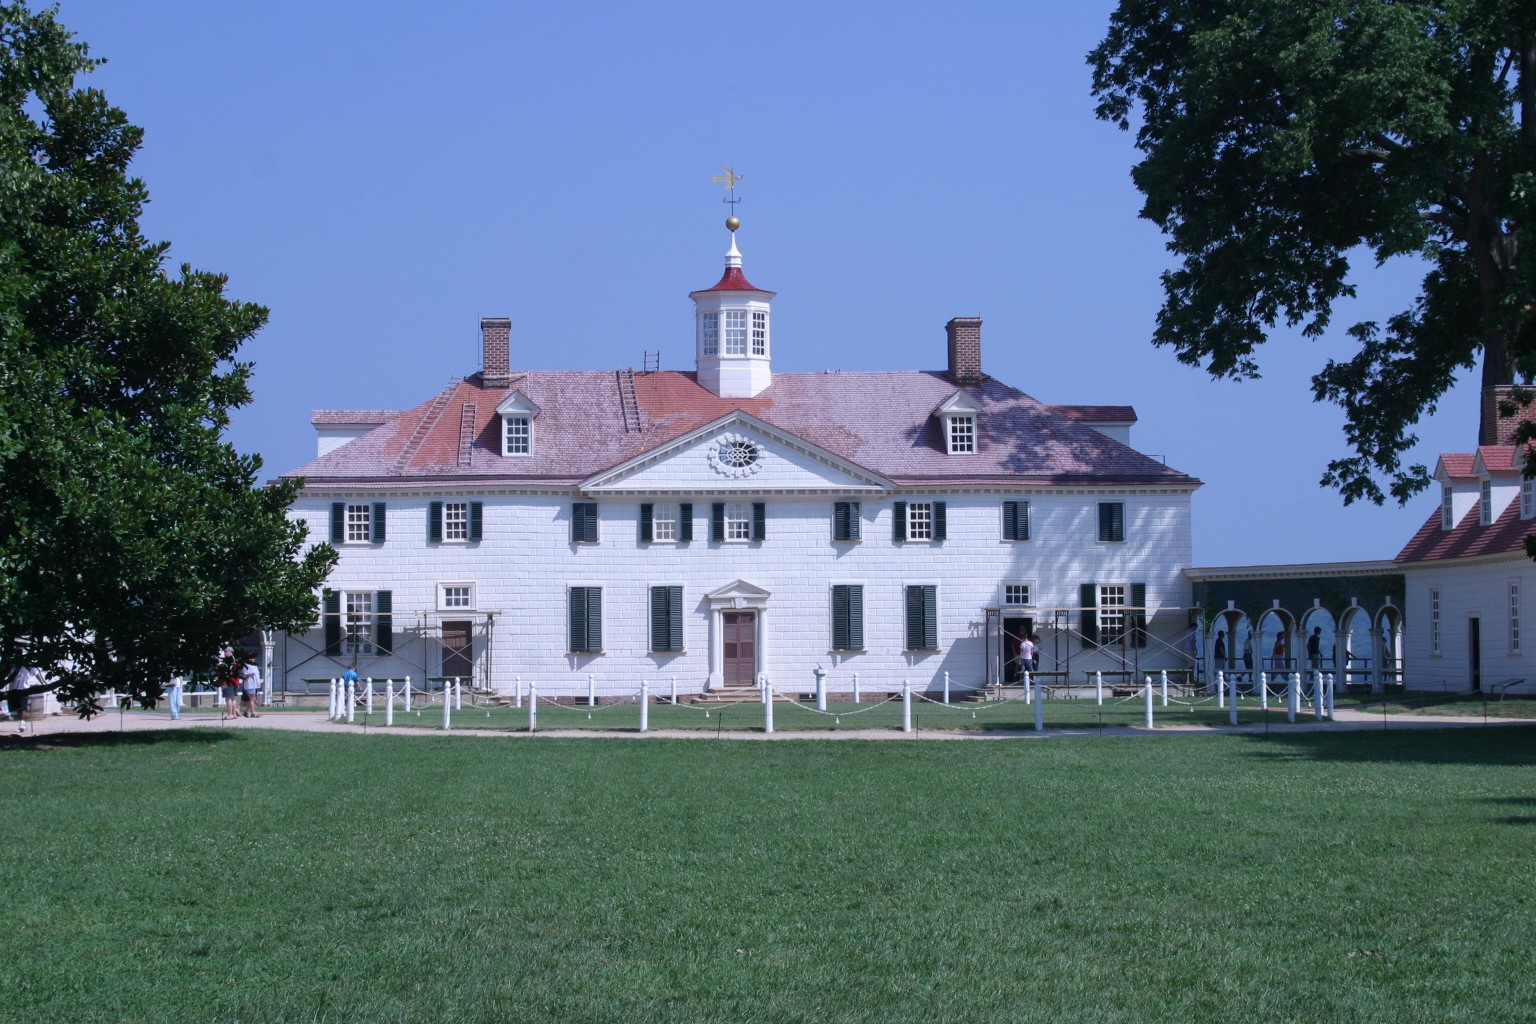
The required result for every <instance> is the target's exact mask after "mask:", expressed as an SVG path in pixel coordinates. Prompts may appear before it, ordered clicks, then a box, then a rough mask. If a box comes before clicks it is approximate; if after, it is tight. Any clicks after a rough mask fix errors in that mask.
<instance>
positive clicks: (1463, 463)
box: [1440, 452, 1477, 477]
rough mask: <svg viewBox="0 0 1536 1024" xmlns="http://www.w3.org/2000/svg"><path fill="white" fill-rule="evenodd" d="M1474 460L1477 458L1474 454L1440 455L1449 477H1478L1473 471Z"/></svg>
mask: <svg viewBox="0 0 1536 1024" xmlns="http://www.w3.org/2000/svg"><path fill="white" fill-rule="evenodd" d="M1473 458H1475V456H1474V455H1473V453H1472V452H1442V453H1441V454H1440V464H1441V465H1442V466H1444V467H1445V472H1446V474H1447V475H1448V476H1453V477H1468V476H1477V474H1476V473H1475V472H1473V470H1472V460H1473Z"/></svg>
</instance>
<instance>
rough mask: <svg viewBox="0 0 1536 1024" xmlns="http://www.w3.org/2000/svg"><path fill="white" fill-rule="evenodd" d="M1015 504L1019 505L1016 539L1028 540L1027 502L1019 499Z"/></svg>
mask: <svg viewBox="0 0 1536 1024" xmlns="http://www.w3.org/2000/svg"><path fill="white" fill-rule="evenodd" d="M1016 504H1017V505H1018V506H1019V513H1018V523H1017V529H1018V534H1019V535H1018V537H1017V538H1016V539H1018V540H1029V502H1027V501H1020V502H1016Z"/></svg>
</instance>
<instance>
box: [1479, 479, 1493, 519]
mask: <svg viewBox="0 0 1536 1024" xmlns="http://www.w3.org/2000/svg"><path fill="white" fill-rule="evenodd" d="M1478 505H1479V506H1480V507H1479V509H1478V519H1479V520H1480V521H1481V522H1482V524H1483V525H1484V526H1487V525H1488V524H1489V523H1491V522H1493V481H1492V480H1484V481H1483V487H1482V493H1481V494H1480V495H1479V500H1478Z"/></svg>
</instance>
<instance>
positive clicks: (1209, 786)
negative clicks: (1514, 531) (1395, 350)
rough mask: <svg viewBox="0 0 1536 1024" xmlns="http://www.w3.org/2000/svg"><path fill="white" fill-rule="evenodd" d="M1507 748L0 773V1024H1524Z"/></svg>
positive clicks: (1525, 768)
mask: <svg viewBox="0 0 1536 1024" xmlns="http://www.w3.org/2000/svg"><path fill="white" fill-rule="evenodd" d="M1533 768H1536V729H1531V728H1526V727H1505V728H1495V729H1482V728H1479V729H1473V730H1450V731H1426V732H1419V731H1411V730H1401V729H1400V730H1392V731H1385V732H1374V731H1368V732H1350V733H1329V734H1316V733H1313V734H1290V735H1282V734H1278V733H1276V734H1271V735H1270V736H1268V737H1265V736H1261V735H1255V736H1222V735H1197V736H1190V735H1165V736H1158V737H1113V736H1111V737H1103V738H1100V737H1097V736H1090V737H1081V738H1056V739H1052V740H1045V741H1030V740H1026V741H1004V742H969V743H919V742H904V741H890V742H859V741H851V742H839V743H824V742H811V741H808V742H795V741H786V742H779V743H741V742H713V741H708V740H702V739H701V740H649V741H639V742H635V741H622V740H608V741H604V740H585V739H558V738H543V739H540V738H526V737H525V738H520V739H505V740H498V739H474V738H469V737H460V738H455V737H439V738H435V739H426V738H407V737H388V736H379V735H367V736H362V735H358V736H345V735H344V736H331V735H302V734H288V733H281V732H273V731H266V730H250V729H247V730H240V729H234V728H232V729H228V730H220V729H217V728H213V729H206V730H192V731H186V730H183V731H178V732H166V733H126V734H106V735H97V736H63V737H58V738H55V739H53V740H50V741H49V743H48V744H47V745H45V746H44V747H43V748H41V749H37V748H33V747H30V746H26V745H17V744H15V743H14V742H12V743H11V744H10V745H0V812H3V814H4V819H3V820H4V821H5V822H6V835H7V842H6V853H7V855H8V856H7V867H8V870H7V872H6V875H5V877H6V885H5V886H4V887H3V890H0V892H3V895H0V921H4V923H5V928H6V933H7V934H6V938H7V947H8V953H9V955H8V956H6V957H4V958H3V959H0V1019H3V1020H15V1021H47V1020H60V1021H182V1020H185V1021H199V1022H231V1021H306V1022H313V1021H337V1022H340V1021H348V1022H350V1021H397V1022H404V1021H423V1022H425V1021H488V1022H489V1021H498V1022H500V1021H558V1022H560V1024H577V1022H588V1021H590V1022H599V1021H601V1022H615V1021H624V1022H629V1021H641V1022H649V1021H656V1022H662V1021H666V1022H674V1021H689V1022H694V1021H698V1022H705V1021H708V1022H714V1021H719V1022H727V1021H730V1022H737V1021H758V1022H779V1021H786V1022H789V1021H794V1022H801V1021H804V1022H813V1021H815V1022H823V1021H826V1022H832V1021H868V1022H887V1021H913V1022H922V1024H942V1022H951V1021H953V1022H960V1021H965V1022H972V1021H999V1022H1001V1021H1042V1022H1044V1021H1052V1022H1056V1021H1125V1022H1132V1021H1135V1022H1143V1021H1154V1022H1155V1021H1170V1022H1173V1021H1179V1022H1185V1021H1223V1022H1227V1021H1235V1020H1263V1021H1328V1022H1340V1021H1359V1022H1366V1021H1370V1022H1379V1021H1390V1022H1392V1024H1406V1022H1410V1021H1425V1022H1429V1021H1436V1022H1439V1021H1467V1022H1474V1021H1475V1022H1499V1021H1509V1022H1515V1021H1520V1022H1525V1021H1529V1020H1531V1019H1533V1017H1536V976H1533V974H1532V972H1531V970H1530V961H1531V950H1532V948H1533V947H1536V923H1533V921H1536V894H1533V891H1532V883H1531V882H1530V880H1529V868H1530V856H1531V850H1532V848H1533V840H1536V773H1533Z"/></svg>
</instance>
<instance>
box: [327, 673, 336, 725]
mask: <svg viewBox="0 0 1536 1024" xmlns="http://www.w3.org/2000/svg"><path fill="white" fill-rule="evenodd" d="M328 694H329V695H328V696H327V697H326V703H325V717H326V718H335V717H336V680H334V679H332V680H331V686H330V689H329V691H328Z"/></svg>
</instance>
